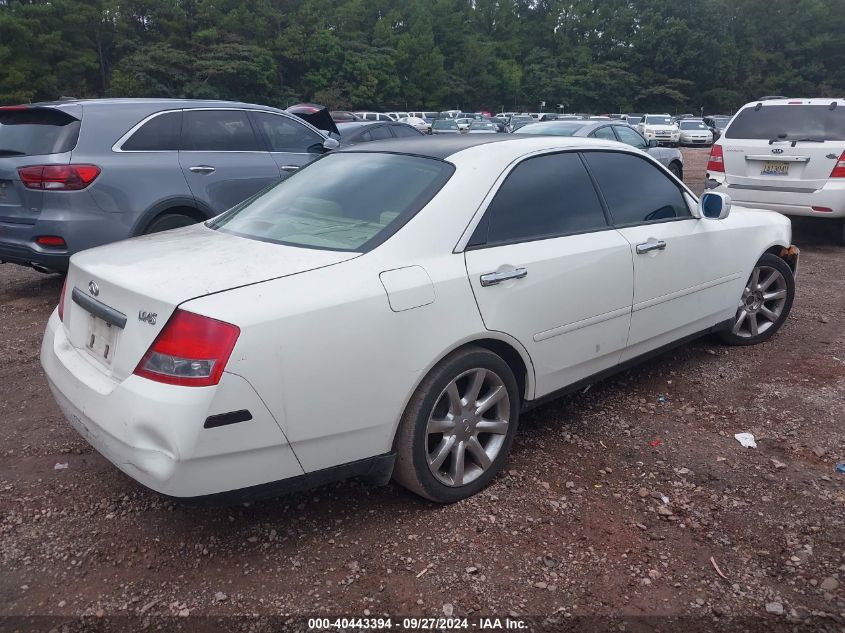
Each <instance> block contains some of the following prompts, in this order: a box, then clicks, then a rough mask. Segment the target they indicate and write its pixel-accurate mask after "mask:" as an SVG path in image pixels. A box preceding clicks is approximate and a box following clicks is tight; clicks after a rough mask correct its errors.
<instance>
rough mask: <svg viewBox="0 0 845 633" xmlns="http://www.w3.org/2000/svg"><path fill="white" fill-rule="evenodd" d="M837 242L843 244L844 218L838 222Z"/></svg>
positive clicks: (844, 233) (844, 243)
mask: <svg viewBox="0 0 845 633" xmlns="http://www.w3.org/2000/svg"><path fill="white" fill-rule="evenodd" d="M839 243H840V244H841V245H842V246H845V218H842V220H840V222H839Z"/></svg>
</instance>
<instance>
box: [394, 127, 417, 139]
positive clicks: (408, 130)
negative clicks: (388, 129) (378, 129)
mask: <svg viewBox="0 0 845 633" xmlns="http://www.w3.org/2000/svg"><path fill="white" fill-rule="evenodd" d="M393 133H394V134H395V135H396V136H398V137H399V138H403V137H408V136H420V135H421V133H420V132H419V131H417V130H416V129H414V128H412V127H411V126H409V125H395V126H393Z"/></svg>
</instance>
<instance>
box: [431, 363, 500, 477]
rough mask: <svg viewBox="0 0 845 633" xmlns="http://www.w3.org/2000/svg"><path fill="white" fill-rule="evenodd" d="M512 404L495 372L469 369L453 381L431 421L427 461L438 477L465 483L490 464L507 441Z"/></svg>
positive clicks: (434, 410) (443, 392) (439, 400)
mask: <svg viewBox="0 0 845 633" xmlns="http://www.w3.org/2000/svg"><path fill="white" fill-rule="evenodd" d="M510 408H511V407H510V397H509V395H508V390H507V388H506V387H505V383H504V381H503V380H502V378H501V377H500V376H498V375H497V374H496V373H495V372H494V371H491V370H489V369H483V368H476V369H470V370H468V371H465V372H463V373H461V374H460V375H459V376H458V377H457V378H455V379H454V380H452V381H451V382H450V383H449V384H448V385H447V386H446V388H445V389H444V390H443V391H442V392H441V393H440V396H439V397H438V398H437V402H436V403H435V405H434V408H433V409H432V411H431V413H430V415H429V418H428V423H427V425H426V451H427V454H426V461H427V463H428V467H429V469H430V470H431V473H432V474H433V475H434V476H435V478H436V479H437V480H438V481H439V482H440V483H442V484H444V485H446V486H450V487H458V486H465V485H467V484H469V483H471V482H473V481H475V480H476V479H478V477H480V476H481V475H482V474H483V473H484V472H485V471H486V470H487V469H488V468H490V467H491V466H492V464H493V461H494V460H495V459H496V457H497V456H498V454H499V452H500V451H501V450H502V446H503V445H504V443H505V437H506V435H507V432H508V428H509V427H508V425H509V423H510Z"/></svg>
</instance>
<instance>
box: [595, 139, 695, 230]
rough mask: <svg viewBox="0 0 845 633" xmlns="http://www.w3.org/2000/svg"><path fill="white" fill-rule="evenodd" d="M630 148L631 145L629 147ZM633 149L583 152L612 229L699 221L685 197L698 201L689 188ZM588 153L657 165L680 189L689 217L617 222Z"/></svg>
mask: <svg viewBox="0 0 845 633" xmlns="http://www.w3.org/2000/svg"><path fill="white" fill-rule="evenodd" d="M629 147H630V145H629ZM631 149H632V150H634V151H632V152H619V151H613V150H606V149H601V148H596V149H584V150H581V154H582V159H583V160H584V165H585V167H586V168H587V172H589V174H590V178H592V179H593V185H594V186H595V188H596V193H598V195H599V199H600V200H601V202H602V206H604V208H605V213H607V215H608V216H609V218H610V223H611V227H613V228H616V229H627V228H630V227H632V226H651V225H652V224H665V223H667V222H683V221H685V220H698V219H699V218H697V217H696V215H695V214H694V213H693V212H692V210H691V209H690V207H689V203H688V202H687V198H686V196H685V195H684V193H689V194H690V195H691V196H692V198H693V199H694V200H697V199H698V198H697V197H696V196H695V195H694V194H693V193H692V192H691V191H690V190H689V188H688V187H687V186H686V185H685V184H684V185H683V187H678V182H677V181H676V180H675V178H674V177H673V176H672V173H671V172H670V171H669V170H668V169H667V168H666V167H665V166H664V165H663V164H662V163H660V162H659V161H656V160H654V159H653V158H652V157H651V156H649V155H648V154H645V153H644V152H642V151H641V150H637V149H635V148H633V147H631ZM588 153H613V154H623V153H624V154H630V155H631V156H632V157H634V158H636V159H639V160H645V161H646V162H647V163H651V164H652V165H656V166H657V167H658V168H660V171H661V172H662V173H663V176H664V177H665V178H666V180H668V181H669V183H670V184H671V185H672V186H674V187H675V188H677V189H678V193H680V194H681V200H682V201H683V203H684V207H686V210H687V212H688V213H689V216H688V217H685V218H678V217H675V218H666V219H660V220H648V221H645V220H644V221H642V222H627V223H621V222H616V221H615V220H614V219H613V212H612V211H611V210H610V205H608V204H607V200H606V199H605V197H604V191H602V188H601V186H600V185H599V182H598V180H597V179H596V177H595V176H594V174H593V170H592V169H591V168H590V164H589V163H588V162H587V159H586V158H585V157H584V156H583V155H584V154H588Z"/></svg>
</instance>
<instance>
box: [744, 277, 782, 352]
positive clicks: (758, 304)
mask: <svg viewBox="0 0 845 633" xmlns="http://www.w3.org/2000/svg"><path fill="white" fill-rule="evenodd" d="M786 299H787V285H786V279H785V278H784V276H783V274H782V273H781V272H780V271H778V270H776V269H774V268H771V267H770V266H757V267H755V268H754V270H753V271H752V273H751V277H749V279H748V283H747V284H746V286H745V289H744V290H743V291H742V298H741V299H740V301H739V307H738V308H737V312H736V321H735V322H734V325H733V328H732V329H731V332H732V333H733V334H735V335H737V336H739V337H742V338H751V337H754V336H758V335H760V334H763V333H765V332H766V331H767V330H768V329H769V328H771V327H772V326H774V325H775V323H777V322H778V319H780V317H781V314H782V313H783V308H784V306H785V305H786Z"/></svg>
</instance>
